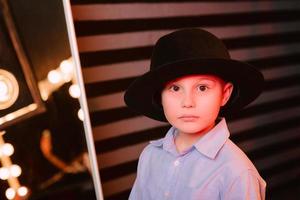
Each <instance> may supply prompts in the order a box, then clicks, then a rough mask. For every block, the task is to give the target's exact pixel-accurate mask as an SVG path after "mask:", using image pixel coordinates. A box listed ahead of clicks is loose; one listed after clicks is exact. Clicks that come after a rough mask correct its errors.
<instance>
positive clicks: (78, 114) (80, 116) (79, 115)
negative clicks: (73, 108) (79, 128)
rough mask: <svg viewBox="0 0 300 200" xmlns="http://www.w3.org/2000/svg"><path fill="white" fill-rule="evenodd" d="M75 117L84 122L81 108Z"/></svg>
mask: <svg viewBox="0 0 300 200" xmlns="http://www.w3.org/2000/svg"><path fill="white" fill-rule="evenodd" d="M77 116H78V118H79V119H80V120H81V121H83V120H84V115H83V111H82V109H81V108H80V109H79V110H78V113H77Z"/></svg>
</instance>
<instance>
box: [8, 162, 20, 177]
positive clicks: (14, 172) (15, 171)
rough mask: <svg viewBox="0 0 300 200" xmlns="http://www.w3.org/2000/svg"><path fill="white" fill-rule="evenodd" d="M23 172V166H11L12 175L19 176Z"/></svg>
mask: <svg viewBox="0 0 300 200" xmlns="http://www.w3.org/2000/svg"><path fill="white" fill-rule="evenodd" d="M21 173H22V170H21V167H20V166H19V165H12V166H11V167H10V175H11V176H13V177H18V176H20V175H21Z"/></svg>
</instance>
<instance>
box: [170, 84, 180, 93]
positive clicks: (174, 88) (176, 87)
mask: <svg viewBox="0 0 300 200" xmlns="http://www.w3.org/2000/svg"><path fill="white" fill-rule="evenodd" d="M170 89H171V90H173V91H175V92H177V91H178V90H179V87H178V86H177V85H172V86H171V87H170Z"/></svg>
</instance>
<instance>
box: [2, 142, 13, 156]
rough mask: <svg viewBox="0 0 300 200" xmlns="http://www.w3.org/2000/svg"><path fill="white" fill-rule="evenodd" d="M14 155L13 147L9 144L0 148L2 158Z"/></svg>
mask: <svg viewBox="0 0 300 200" xmlns="http://www.w3.org/2000/svg"><path fill="white" fill-rule="evenodd" d="M13 153H14V147H13V145H11V144H9V143H5V144H3V145H2V147H1V155H4V156H11V155H12V154H13Z"/></svg>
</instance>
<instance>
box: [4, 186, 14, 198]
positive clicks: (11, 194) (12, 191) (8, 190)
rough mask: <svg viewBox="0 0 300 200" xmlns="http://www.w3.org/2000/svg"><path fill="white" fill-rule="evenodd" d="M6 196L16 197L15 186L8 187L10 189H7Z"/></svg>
mask: <svg viewBox="0 0 300 200" xmlns="http://www.w3.org/2000/svg"><path fill="white" fill-rule="evenodd" d="M5 196H6V198H8V199H13V198H15V196H16V191H15V190H14V189H13V188H8V189H7V190H6V191H5Z"/></svg>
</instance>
